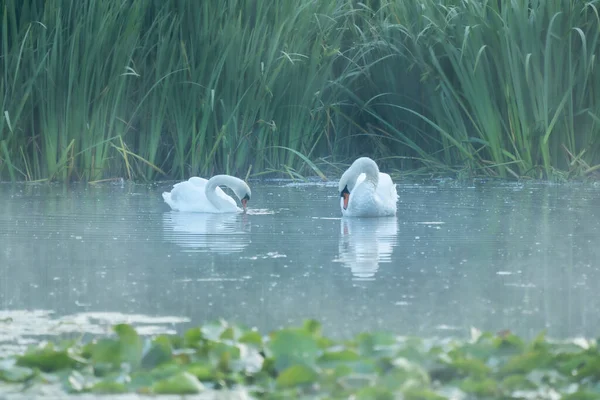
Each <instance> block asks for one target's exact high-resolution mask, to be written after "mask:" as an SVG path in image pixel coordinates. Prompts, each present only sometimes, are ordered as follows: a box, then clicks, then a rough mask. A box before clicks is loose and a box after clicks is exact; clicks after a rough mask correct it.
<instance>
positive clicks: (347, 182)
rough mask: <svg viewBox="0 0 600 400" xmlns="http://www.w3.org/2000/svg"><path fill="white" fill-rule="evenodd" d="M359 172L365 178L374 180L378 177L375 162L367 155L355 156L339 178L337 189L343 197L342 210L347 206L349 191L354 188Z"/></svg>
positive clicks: (377, 168)
mask: <svg viewBox="0 0 600 400" xmlns="http://www.w3.org/2000/svg"><path fill="white" fill-rule="evenodd" d="M361 174H365V178H366V179H370V180H375V182H377V179H378V177H379V167H377V163H376V162H375V161H373V160H372V159H370V158H369V157H360V158H357V159H356V160H355V161H354V162H353V163H352V165H351V166H350V168H348V169H347V170H346V171H345V172H344V173H343V174H342V177H341V178H340V183H339V184H338V190H339V192H340V197H342V198H343V199H344V210H345V209H347V208H348V201H349V200H350V193H352V191H353V190H354V187H355V186H356V183H357V181H358V177H359V176H360V175H361Z"/></svg>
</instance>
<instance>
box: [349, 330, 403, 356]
mask: <svg viewBox="0 0 600 400" xmlns="http://www.w3.org/2000/svg"><path fill="white" fill-rule="evenodd" d="M356 340H357V342H358V349H359V352H360V354H361V355H363V356H367V357H377V356H393V355H394V353H395V352H396V351H398V342H397V341H396V339H395V338H394V336H393V335H391V334H388V333H383V332H376V333H363V334H360V335H358V337H357V338H356Z"/></svg>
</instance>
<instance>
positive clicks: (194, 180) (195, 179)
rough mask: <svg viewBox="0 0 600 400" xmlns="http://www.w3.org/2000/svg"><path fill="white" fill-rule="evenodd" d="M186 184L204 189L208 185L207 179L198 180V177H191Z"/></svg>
mask: <svg viewBox="0 0 600 400" xmlns="http://www.w3.org/2000/svg"><path fill="white" fill-rule="evenodd" d="M187 182H189V183H191V184H193V185H194V186H197V187H199V188H202V189H204V187H205V186H206V184H207V183H208V179H204V178H200V177H198V176H192V177H191V178H190V179H188V180H187ZM182 183H183V182H182Z"/></svg>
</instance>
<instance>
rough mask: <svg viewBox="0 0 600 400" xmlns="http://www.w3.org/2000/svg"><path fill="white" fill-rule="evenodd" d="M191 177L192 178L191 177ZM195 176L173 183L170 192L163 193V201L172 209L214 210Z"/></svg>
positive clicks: (199, 180) (199, 179)
mask: <svg viewBox="0 0 600 400" xmlns="http://www.w3.org/2000/svg"><path fill="white" fill-rule="evenodd" d="M191 179H193V178H191ZM203 180H204V181H206V179H202V178H197V179H193V180H191V181H190V180H187V181H183V182H179V183H177V184H175V185H173V190H171V193H166V192H165V193H163V198H164V199H165V202H166V203H167V204H168V205H169V206H170V207H171V208H172V209H173V210H178V211H189V212H214V209H215V208H214V206H213V205H212V204H211V203H210V202H209V201H208V199H207V198H206V194H205V193H204V186H203V185H202V181H203Z"/></svg>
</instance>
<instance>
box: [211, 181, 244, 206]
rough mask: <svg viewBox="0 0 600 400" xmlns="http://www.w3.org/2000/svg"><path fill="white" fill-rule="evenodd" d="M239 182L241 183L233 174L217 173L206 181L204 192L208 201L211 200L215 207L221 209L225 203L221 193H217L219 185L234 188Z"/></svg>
mask: <svg viewBox="0 0 600 400" xmlns="http://www.w3.org/2000/svg"><path fill="white" fill-rule="evenodd" d="M238 184H239V183H238V182H237V178H234V177H233V176H229V175H215V176H213V177H212V178H210V179H209V180H208V182H207V183H206V187H205V188H204V193H205V194H206V198H207V199H208V201H210V202H211V203H212V205H213V206H215V208H217V209H218V210H220V209H221V206H222V203H223V199H221V198H220V197H219V195H217V191H216V190H217V186H221V185H223V186H227V187H228V188H231V189H234V188H235V187H236V185H238Z"/></svg>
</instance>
